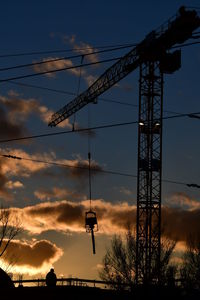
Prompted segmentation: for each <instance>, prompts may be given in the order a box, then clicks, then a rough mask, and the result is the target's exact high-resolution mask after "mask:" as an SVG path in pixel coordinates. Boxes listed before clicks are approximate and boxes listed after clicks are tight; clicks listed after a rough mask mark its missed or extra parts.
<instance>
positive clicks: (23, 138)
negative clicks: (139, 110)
mask: <svg viewBox="0 0 200 300" xmlns="http://www.w3.org/2000/svg"><path fill="white" fill-rule="evenodd" d="M199 114H200V112H192V113H184V114H180V115H177V114H176V115H173V116H166V117H163V118H162V120H168V119H176V118H183V117H189V116H190V115H199ZM138 123H139V122H138V121H130V122H122V123H112V124H105V125H99V126H93V127H90V128H76V129H75V130H65V131H59V132H52V133H44V134H37V135H30V136H24V137H18V138H12V139H3V140H0V143H8V142H14V141H23V140H29V139H36V138H43V137H49V136H56V135H63V134H70V133H80V132H85V131H90V130H99V129H106V128H114V127H120V126H128V125H133V124H138Z"/></svg>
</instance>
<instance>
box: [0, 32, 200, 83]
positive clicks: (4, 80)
mask: <svg viewBox="0 0 200 300" xmlns="http://www.w3.org/2000/svg"><path fill="white" fill-rule="evenodd" d="M195 38H198V37H195ZM195 44H200V41H197V42H191V43H186V44H183V45H179V46H174V47H171V48H172V49H176V48H182V47H186V46H191V45H195ZM134 46H135V45H134ZM128 47H133V45H129V46H123V47H118V48H114V49H106V50H101V51H95V52H92V53H85V54H79V55H73V56H69V57H62V58H55V59H50V60H46V61H41V62H35V63H29V64H23V65H17V66H12V67H5V68H0V71H8V70H12V69H18V68H24V67H30V66H35V65H41V64H46V63H51V62H56V61H61V60H67V59H72V58H78V57H81V56H82V55H84V56H86V55H94V54H97V53H103V52H108V51H114V50H119V49H124V48H128ZM120 58H121V57H117V58H111V59H107V60H103V61H99V62H98V61H97V62H91V63H87V64H84V65H82V66H80V65H79V66H71V67H65V68H60V69H54V70H49V71H44V72H37V73H34V74H27V75H23V76H16V77H11V78H6V79H1V80H0V82H6V81H10V80H16V79H22V78H29V77H33V76H40V75H44V74H47V73H55V72H60V71H64V70H69V69H75V68H80V67H86V66H90V65H95V64H98V63H100V64H101V63H105V62H109V61H114V60H118V59H120Z"/></svg>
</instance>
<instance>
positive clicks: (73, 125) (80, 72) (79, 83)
mask: <svg viewBox="0 0 200 300" xmlns="http://www.w3.org/2000/svg"><path fill="white" fill-rule="evenodd" d="M83 60H84V55H81V63H80V69H79V77H78V88H77V96H78V95H79V92H80V86H81V77H82V67H81V66H82V64H83ZM75 123H76V113H74V119H73V124H72V130H73V131H74V129H75Z"/></svg>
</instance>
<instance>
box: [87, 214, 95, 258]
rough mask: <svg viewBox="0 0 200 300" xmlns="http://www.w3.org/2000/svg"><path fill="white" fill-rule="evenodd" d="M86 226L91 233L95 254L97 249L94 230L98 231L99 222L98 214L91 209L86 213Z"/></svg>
mask: <svg viewBox="0 0 200 300" xmlns="http://www.w3.org/2000/svg"><path fill="white" fill-rule="evenodd" d="M85 228H86V232H88V233H91V238H92V249H93V254H95V253H96V250H95V239H94V232H96V231H98V224H97V216H96V213H95V212H94V211H91V210H89V211H87V212H86V213H85Z"/></svg>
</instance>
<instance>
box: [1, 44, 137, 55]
mask: <svg viewBox="0 0 200 300" xmlns="http://www.w3.org/2000/svg"><path fill="white" fill-rule="evenodd" d="M136 45H137V44H135V43H129V44H128V43H127V44H125V43H124V44H116V45H108V46H93V47H84V48H77V49H74V48H71V49H58V50H49V51H32V52H23V53H11V54H1V55H0V58H7V57H18V56H32V55H42V54H54V53H67V52H75V51H87V50H93V49H95V48H96V49H107V48H117V47H127V48H128V47H132V46H136Z"/></svg>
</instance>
